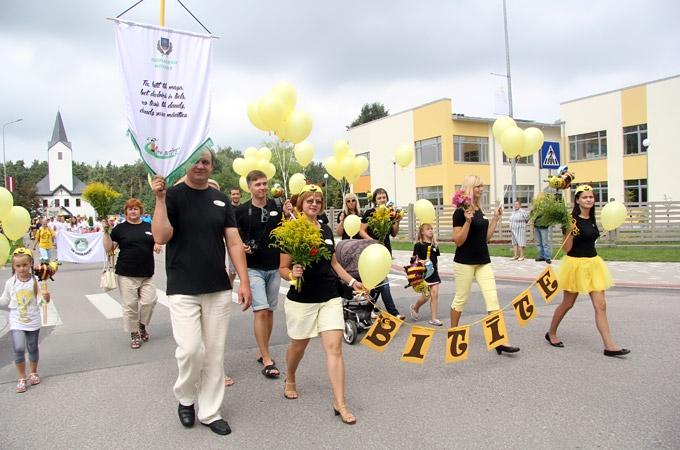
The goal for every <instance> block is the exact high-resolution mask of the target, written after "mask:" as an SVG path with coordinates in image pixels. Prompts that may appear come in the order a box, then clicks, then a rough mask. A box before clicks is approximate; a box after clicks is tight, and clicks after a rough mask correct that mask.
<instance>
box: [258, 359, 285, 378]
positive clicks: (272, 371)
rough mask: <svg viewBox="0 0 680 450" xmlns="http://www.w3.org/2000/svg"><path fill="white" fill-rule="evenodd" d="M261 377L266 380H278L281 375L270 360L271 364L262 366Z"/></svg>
mask: <svg viewBox="0 0 680 450" xmlns="http://www.w3.org/2000/svg"><path fill="white" fill-rule="evenodd" d="M262 375H264V376H265V377H267V378H278V377H279V376H280V375H281V372H280V371H279V369H278V368H277V367H276V365H275V364H274V361H273V360H272V363H271V364H269V365H268V366H264V369H262Z"/></svg>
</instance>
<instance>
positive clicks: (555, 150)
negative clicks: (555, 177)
mask: <svg viewBox="0 0 680 450" xmlns="http://www.w3.org/2000/svg"><path fill="white" fill-rule="evenodd" d="M559 167H560V143H559V142H550V141H545V142H544V143H543V147H541V169H557V168H559Z"/></svg>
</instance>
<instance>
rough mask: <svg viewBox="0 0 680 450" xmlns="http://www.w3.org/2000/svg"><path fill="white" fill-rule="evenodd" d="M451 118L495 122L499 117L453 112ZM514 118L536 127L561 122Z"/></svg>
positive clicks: (518, 121)
mask: <svg viewBox="0 0 680 450" xmlns="http://www.w3.org/2000/svg"><path fill="white" fill-rule="evenodd" d="M451 118H452V119H453V120H462V121H470V122H484V123H494V122H495V121H496V119H498V117H493V118H491V117H472V116H466V115H465V114H451ZM513 120H514V121H515V122H516V123H519V124H522V125H533V126H535V127H543V128H549V127H552V128H560V122H559V121H555V122H553V123H547V122H536V121H535V120H528V119H518V118H516V117H513Z"/></svg>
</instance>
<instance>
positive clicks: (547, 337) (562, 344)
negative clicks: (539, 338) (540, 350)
mask: <svg viewBox="0 0 680 450" xmlns="http://www.w3.org/2000/svg"><path fill="white" fill-rule="evenodd" d="M545 340H546V341H548V344H550V345H552V346H553V347H564V343H563V342H562V341H560V342H558V343H554V342H553V341H551V340H550V336H548V333H545Z"/></svg>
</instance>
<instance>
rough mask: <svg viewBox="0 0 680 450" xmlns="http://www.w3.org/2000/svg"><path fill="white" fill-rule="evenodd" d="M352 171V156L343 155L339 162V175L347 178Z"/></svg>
mask: <svg viewBox="0 0 680 450" xmlns="http://www.w3.org/2000/svg"><path fill="white" fill-rule="evenodd" d="M353 173H354V157H353V156H352V157H349V156H347V157H345V158H343V159H341V160H340V162H339V173H338V175H340V177H341V178H342V177H345V178H347V179H348V181H349V178H350V177H351V176H352V174H353Z"/></svg>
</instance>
